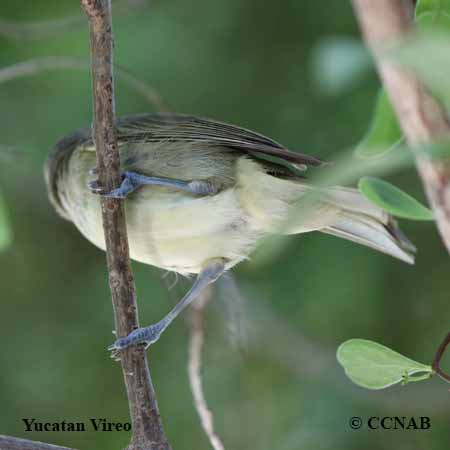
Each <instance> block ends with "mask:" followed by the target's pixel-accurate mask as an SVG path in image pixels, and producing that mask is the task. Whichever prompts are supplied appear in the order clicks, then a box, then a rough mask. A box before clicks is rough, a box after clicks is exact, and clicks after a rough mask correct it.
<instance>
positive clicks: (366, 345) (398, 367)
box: [336, 339, 433, 389]
mask: <svg viewBox="0 0 450 450" xmlns="http://www.w3.org/2000/svg"><path fill="white" fill-rule="evenodd" d="M336 356H337V359H338V361H339V364H340V365H341V366H342V367H343V368H344V370H345V373H346V374H347V376H348V377H349V378H350V380H352V381H353V383H355V384H357V385H359V386H362V387H365V388H367V389H384V388H386V387H389V386H392V385H394V384H396V383H400V382H403V383H408V382H411V381H419V380H421V379H426V378H429V377H431V375H432V374H433V370H432V368H431V366H427V365H425V364H421V363H419V362H417V361H413V360H412V359H409V358H407V357H406V356H403V355H401V354H400V353H397V352H395V351H394V350H391V349H390V348H388V347H385V346H384V345H381V344H378V343H377V342H373V341H368V340H366V339H350V340H349V341H346V342H344V343H343V344H341V345H340V346H339V348H338V350H337V355H336Z"/></svg>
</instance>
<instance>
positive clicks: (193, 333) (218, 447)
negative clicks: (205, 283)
mask: <svg viewBox="0 0 450 450" xmlns="http://www.w3.org/2000/svg"><path fill="white" fill-rule="evenodd" d="M210 298H211V288H209V289H207V290H205V291H204V293H203V294H202V295H201V297H199V298H198V299H197V301H196V302H195V304H193V305H192V306H191V311H190V313H191V314H190V319H191V320H190V336H189V361H188V373H189V382H190V385H191V391H192V396H193V398H194V404H195V408H196V410H197V413H198V415H199V417H200V422H201V424H202V427H203V430H204V432H205V434H206V436H207V437H208V439H209V442H210V443H211V446H212V448H213V449H214V450H224V446H223V444H222V441H221V440H220V437H219V436H218V434H217V433H216V431H215V430H214V419H213V415H212V412H211V410H210V409H209V408H208V404H207V403H206V399H205V394H204V392H203V384H202V375H201V366H202V353H203V344H204V324H203V314H204V310H205V306H206V304H207V303H208V301H209V300H210Z"/></svg>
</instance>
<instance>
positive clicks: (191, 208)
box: [71, 187, 262, 273]
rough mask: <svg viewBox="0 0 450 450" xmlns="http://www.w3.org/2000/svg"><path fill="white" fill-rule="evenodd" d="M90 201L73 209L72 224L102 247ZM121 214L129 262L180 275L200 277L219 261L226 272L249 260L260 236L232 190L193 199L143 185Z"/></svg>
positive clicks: (97, 213) (96, 208)
mask: <svg viewBox="0 0 450 450" xmlns="http://www.w3.org/2000/svg"><path fill="white" fill-rule="evenodd" d="M73 200H75V199H73ZM88 203H89V204H84V205H80V206H79V207H78V208H73V206H72V208H71V211H73V212H74V213H73V216H72V220H73V222H74V223H75V225H76V226H77V228H78V229H79V230H80V231H81V233H82V234H83V235H84V236H85V237H86V238H88V239H89V240H90V241H91V242H92V243H94V244H95V245H96V246H98V247H100V248H101V249H104V247H105V245H104V237H103V229H102V222H101V209H100V201H99V198H98V197H97V196H94V195H91V196H90V197H89V200H88ZM125 211H126V219H127V230H128V240H129V246H130V256H131V258H132V259H134V260H136V261H140V262H143V263H146V264H151V265H154V266H157V267H161V268H164V269H167V270H174V271H177V272H179V273H198V272H199V271H200V270H201V269H202V267H203V266H204V264H205V263H206V262H207V261H208V260H209V259H211V258H218V257H220V258H225V259H227V260H228V261H229V262H228V264H227V268H230V267H232V266H234V265H235V264H237V263H238V262H239V261H241V260H242V259H244V258H246V257H247V256H248V254H249V253H250V252H251V250H252V249H253V248H254V246H255V244H256V242H257V240H258V239H259V237H260V236H261V234H262V233H261V231H260V230H258V229H257V228H256V227H255V225H254V224H252V221H251V219H250V218H249V217H247V214H246V213H245V211H244V210H243V209H242V208H241V205H240V202H239V192H238V190H236V189H228V190H226V191H223V192H221V193H219V194H216V195H214V196H207V197H198V198H196V197H192V196H186V195H185V194H184V193H182V192H176V191H173V190H172V191H169V190H165V189H163V188H159V187H142V188H140V190H139V191H138V192H136V193H135V194H133V195H132V196H131V197H130V198H129V199H126V200H125Z"/></svg>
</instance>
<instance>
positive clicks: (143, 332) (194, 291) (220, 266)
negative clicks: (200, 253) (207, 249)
mask: <svg viewBox="0 0 450 450" xmlns="http://www.w3.org/2000/svg"><path fill="white" fill-rule="evenodd" d="M224 270H225V260H224V259H222V258H216V259H211V260H209V261H208V263H207V264H206V265H205V266H204V268H203V269H202V271H201V272H200V273H199V274H198V276H197V279H196V280H195V282H194V284H193V285H192V287H191V289H190V290H189V292H188V293H187V294H186V295H185V296H184V297H183V298H182V299H181V300H180V301H179V302H178V303H177V304H176V305H175V306H174V308H173V309H172V310H171V311H170V312H169V313H168V314H167V315H166V316H165V317H164V318H163V319H162V320H160V321H159V322H157V323H155V324H153V325H150V326H148V327H144V328H138V329H136V330H134V331H132V332H131V333H130V334H129V335H128V336H126V337H122V338H119V339H117V341H116V342H114V344H112V345H110V346H109V347H108V350H113V351H114V352H117V351H119V350H121V349H123V348H126V347H129V346H130V345H136V344H143V343H145V344H146V348H147V347H148V346H149V345H151V344H153V343H154V342H156V341H157V340H158V339H159V338H160V336H161V334H162V333H163V332H164V330H165V329H166V328H167V327H168V326H169V325H170V324H171V323H172V322H173V320H174V319H175V318H176V317H177V316H178V315H179V314H180V313H181V312H182V311H183V310H184V309H185V308H187V307H188V306H189V305H190V304H191V303H192V302H193V301H194V300H195V299H196V298H197V297H198V296H199V294H200V292H201V291H202V290H203V289H204V288H205V287H206V286H208V284H211V283H213V282H214V281H216V280H217V278H219V277H220V275H222V274H223V272H224ZM113 356H115V355H114V354H113Z"/></svg>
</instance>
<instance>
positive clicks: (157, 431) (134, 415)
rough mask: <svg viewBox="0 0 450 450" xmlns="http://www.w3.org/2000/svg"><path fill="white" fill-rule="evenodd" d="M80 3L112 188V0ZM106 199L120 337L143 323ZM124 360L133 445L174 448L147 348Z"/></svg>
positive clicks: (123, 238) (117, 220) (114, 205)
mask: <svg viewBox="0 0 450 450" xmlns="http://www.w3.org/2000/svg"><path fill="white" fill-rule="evenodd" d="M81 4H82V6H83V7H84V9H85V11H86V14H87V16H88V19H89V25H90V34H91V74H92V95H93V109H94V115H93V119H94V120H93V136H94V141H95V146H96V149H97V169H98V173H99V183H100V185H101V186H103V188H104V189H105V190H106V191H110V190H112V189H114V188H116V187H118V186H119V184H120V181H121V171H120V159H119V153H118V148H117V136H116V128H115V110H114V109H115V108H114V84H113V70H112V67H113V66H112V54H113V38H112V16H111V0H81ZM101 203H102V213H103V228H104V233H105V244H106V259H107V263H108V272H109V285H110V289H111V297H112V302H113V307H114V318H115V323H116V331H117V336H118V337H122V336H126V335H127V334H129V333H130V332H131V331H132V330H134V329H136V328H138V326H139V321H138V314H137V304H136V289H135V285H134V277H133V273H132V270H131V265H130V257H129V248H128V239H127V233H126V223H125V214H124V208H123V202H122V201H121V200H117V199H107V198H103V199H102V201H101ZM121 364H122V371H123V377H124V382H125V386H126V390H127V395H128V404H129V408H130V416H131V421H132V427H133V435H132V438H131V442H130V444H129V446H128V450H143V449H145V450H170V445H169V443H168V441H167V438H166V436H165V433H164V430H163V426H162V423H161V418H160V415H159V409H158V404H157V400H156V394H155V391H154V389H153V385H152V381H151V377H150V371H149V369H148V364H147V358H146V353H145V349H144V347H143V346H134V347H130V348H128V349H125V350H124V351H122V352H121Z"/></svg>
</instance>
